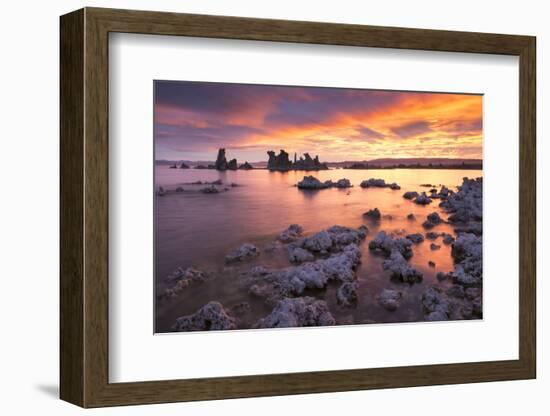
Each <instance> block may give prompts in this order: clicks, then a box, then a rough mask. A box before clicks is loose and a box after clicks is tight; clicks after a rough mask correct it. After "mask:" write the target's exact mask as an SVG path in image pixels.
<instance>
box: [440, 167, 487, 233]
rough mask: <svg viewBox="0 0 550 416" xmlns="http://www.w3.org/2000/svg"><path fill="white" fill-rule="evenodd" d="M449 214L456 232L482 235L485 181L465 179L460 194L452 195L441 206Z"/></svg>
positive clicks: (459, 188)
mask: <svg viewBox="0 0 550 416" xmlns="http://www.w3.org/2000/svg"><path fill="white" fill-rule="evenodd" d="M439 206H440V207H442V208H443V209H444V210H445V211H447V212H449V213H450V214H451V215H449V218H448V221H449V222H450V223H452V224H454V226H455V230H457V231H459V232H462V231H466V232H471V233H473V234H476V235H481V234H482V231H483V230H482V226H481V222H482V220H483V179H482V178H477V179H468V178H463V180H462V185H460V186H459V187H458V192H456V193H452V194H450V195H449V197H448V198H447V199H446V200H444V201H442V202H441V203H440V204H439Z"/></svg>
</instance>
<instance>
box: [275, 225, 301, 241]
mask: <svg viewBox="0 0 550 416" xmlns="http://www.w3.org/2000/svg"><path fill="white" fill-rule="evenodd" d="M303 231H304V229H303V228H302V227H301V226H299V225H298V224H290V225H289V226H288V228H287V229H286V230H284V231H283V232H281V234H279V241H281V242H283V243H290V242H293V241H296V240H297V239H298V238H299V237H300V236H301V235H302V232H303Z"/></svg>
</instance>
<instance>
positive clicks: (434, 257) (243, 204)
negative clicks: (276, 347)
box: [155, 165, 482, 332]
mask: <svg viewBox="0 0 550 416" xmlns="http://www.w3.org/2000/svg"><path fill="white" fill-rule="evenodd" d="M304 174H311V175H313V176H316V177H318V178H319V179H320V180H322V181H325V180H327V179H332V180H338V179H341V178H344V177H345V178H348V179H349V180H350V181H351V183H352V184H353V185H354V187H353V188H349V189H323V190H319V191H303V190H299V189H297V188H296V187H295V186H294V185H295V184H296V183H297V182H298V181H299V180H301V179H302V178H303V176H304ZM155 175H156V178H155V183H156V185H157V187H158V186H162V187H163V188H164V189H166V190H168V191H170V190H175V189H176V187H178V186H181V187H182V188H183V189H184V190H185V191H184V192H180V193H169V194H167V195H165V196H162V197H159V196H157V197H156V213H155V215H156V247H155V250H156V259H155V273H156V277H155V279H156V290H157V291H159V290H163V289H164V288H165V286H164V278H165V277H166V276H167V275H168V274H170V273H171V272H172V271H173V270H174V269H176V268H177V267H183V268H186V267H190V266H192V267H194V268H197V269H200V270H204V271H207V272H209V273H211V274H213V275H214V276H215V278H214V279H212V280H209V281H207V282H205V283H203V284H197V285H192V286H190V287H188V288H186V289H185V290H184V291H183V292H182V293H181V294H180V295H179V296H178V297H177V298H175V299H172V300H166V301H157V303H156V331H157V332H166V331H169V330H170V326H171V325H172V324H173V323H174V321H175V319H176V318H177V317H179V316H182V315H187V314H191V313H194V312H195V311H196V310H197V309H199V308H200V307H201V306H202V305H204V304H205V303H207V302H209V301H211V300H216V301H219V302H221V303H222V304H223V305H224V306H225V307H227V308H230V307H232V306H233V305H236V304H238V303H239V302H243V301H245V302H249V303H250V305H251V310H250V312H249V313H248V314H247V315H246V316H245V317H243V318H242V319H240V321H239V327H240V328H247V327H250V326H252V325H253V324H254V323H255V322H256V321H257V320H258V319H260V318H262V317H264V316H266V315H267V314H269V312H270V311H271V308H270V307H268V306H266V305H264V304H263V303H262V302H261V301H258V300H254V299H252V298H251V297H250V296H249V295H248V290H247V289H248V287H247V283H246V281H245V279H244V277H243V276H244V275H243V273H244V272H246V271H247V270H249V269H250V268H251V267H253V266H255V265H264V266H266V267H268V268H283V267H288V266H290V264H289V262H288V259H287V256H286V253H287V252H286V249H285V248H284V247H283V246H281V245H280V244H276V243H275V240H276V237H277V235H278V234H279V233H280V232H281V231H282V230H284V229H285V228H286V227H288V225H290V224H292V223H297V224H300V225H301V226H302V227H304V231H305V234H306V235H309V234H313V233H315V232H318V231H321V230H323V229H326V228H328V227H330V226H332V225H336V224H338V225H344V226H348V227H358V226H360V225H361V224H366V225H367V226H368V228H369V230H370V232H369V234H368V236H367V238H366V240H365V241H364V242H363V243H362V244H361V246H360V247H361V251H362V255H363V256H362V263H361V265H360V267H359V269H358V271H357V277H358V284H359V288H358V295H359V301H358V304H357V307H356V308H351V309H350V308H344V307H341V306H339V305H337V303H336V295H335V291H336V285H334V286H332V285H331V286H329V287H328V288H327V290H326V291H320V292H315V293H310V295H312V296H315V297H318V298H321V299H324V300H326V301H327V303H328V305H329V308H330V310H331V313H332V314H333V315H334V317H335V318H336V320H337V322H338V323H341V324H351V323H356V324H357V323H372V322H410V321H419V320H422V319H423V314H422V309H421V306H420V296H421V293H422V291H423V290H424V288H425V286H426V285H429V284H431V283H434V282H435V281H436V279H435V274H436V273H437V272H438V271H443V272H448V271H450V270H452V269H453V262H452V258H451V255H450V246H445V245H444V244H443V243H442V242H441V239H438V240H437V241H436V243H437V244H439V245H441V249H440V250H437V251H432V250H431V249H430V241H429V240H426V241H424V242H423V243H421V244H418V245H414V246H413V251H414V255H413V257H412V258H411V260H410V263H411V265H412V266H413V267H415V268H416V269H417V270H419V271H421V272H422V273H423V274H424V280H423V282H422V283H419V284H414V285H413V286H409V285H408V284H403V283H398V282H393V281H392V280H391V279H390V277H389V275H388V272H387V271H384V270H383V269H382V261H383V258H381V257H380V256H377V255H374V254H372V253H370V252H369V250H368V241H369V240H370V239H372V238H374V236H375V235H376V233H377V232H378V231H380V230H385V231H388V232H395V233H403V234H409V233H413V232H421V233H425V232H426V230H424V229H423V228H422V225H421V224H422V222H423V221H424V220H425V217H426V215H428V214H429V213H431V212H434V211H436V212H439V213H440V215H441V216H442V217H443V218H444V219H446V218H447V215H446V214H445V213H444V212H443V211H442V210H441V209H440V208H439V207H438V201H437V200H436V201H434V202H433V203H432V204H430V205H428V206H420V205H416V204H414V203H412V202H411V201H408V200H406V199H404V198H403V197H402V195H403V193H404V192H406V191H418V192H421V191H427V190H429V188H425V187H421V186H420V185H421V184H426V183H430V184H434V185H437V186H438V188H439V185H441V184H442V185H446V186H448V187H449V188H451V189H456V186H457V185H459V184H461V183H462V178H463V177H465V176H468V177H470V178H472V177H480V176H482V172H481V171H476V170H443V169H441V170H440V169H433V170H432V169H384V170H343V169H334V170H332V169H331V170H328V171H320V172H311V173H304V172H284V173H283V172H269V171H267V170H263V169H256V170H251V171H228V172H218V171H215V170H198V169H169V167H168V166H160V165H159V166H156V168H155ZM368 178H383V179H385V180H386V182H387V183H388V182H390V183H391V182H397V183H398V184H399V185H400V186H401V190H400V191H393V190H390V189H375V188H369V189H362V188H360V187H359V183H360V182H361V181H362V180H364V179H368ZM218 179H221V180H222V181H223V183H224V184H227V185H229V184H231V183H234V184H237V185H238V186H236V187H230V186H228V190H227V191H223V192H220V193H218V194H203V193H201V192H199V191H200V189H201V188H202V187H203V186H198V185H189V183H191V182H195V181H199V180H200V181H215V180H218ZM220 189H222V190H223V189H224V187H223V186H222V187H221V188H220ZM371 208H378V209H379V210H380V211H381V213H382V216H383V217H382V219H381V221H380V222H379V223H372V222H370V221H369V220H367V219H364V218H363V216H362V214H363V213H364V212H365V211H367V210H368V209H371ZM409 213H413V214H415V215H416V217H417V220H416V221H410V220H407V218H406V216H407V214H409ZM433 231H437V232H443V231H444V232H448V233H450V234H453V235H454V232H453V229H452V227H451V226H449V225H448V224H441V225H438V226H436V227H435V228H434V229H433ZM245 242H250V243H253V244H255V245H256V246H258V248H259V249H260V251H261V254H260V255H259V256H258V257H256V258H254V259H253V260H251V261H245V262H243V263H239V264H238V265H236V266H231V267H226V265H225V264H224V257H225V255H226V254H228V253H229V252H231V251H232V250H234V249H236V248H238V247H239V246H240V245H241V244H243V243H245ZM428 261H433V262H434V263H436V267H429V266H428ZM384 288H397V289H399V290H401V291H402V292H403V300H402V302H401V306H400V308H399V309H398V310H397V311H395V312H389V311H386V310H385V309H383V308H382V307H380V306H379V305H378V304H377V302H376V299H375V297H376V295H378V293H379V292H380V291H381V290H382V289H384Z"/></svg>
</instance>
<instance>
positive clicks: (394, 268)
mask: <svg viewBox="0 0 550 416" xmlns="http://www.w3.org/2000/svg"><path fill="white" fill-rule="evenodd" d="M382 267H383V268H384V270H389V271H390V272H391V277H393V278H394V279H398V280H399V281H401V282H404V283H419V282H421V281H422V279H423V277H424V276H423V275H422V273H420V272H419V271H417V270H416V269H414V268H413V267H412V266H411V265H410V264H409V263H408V262H407V260H406V259H405V257H403V255H402V254H401V253H400V252H399V251H397V250H394V251H392V253H391V254H390V256H389V257H388V258H387V259H386V260H384V263H382Z"/></svg>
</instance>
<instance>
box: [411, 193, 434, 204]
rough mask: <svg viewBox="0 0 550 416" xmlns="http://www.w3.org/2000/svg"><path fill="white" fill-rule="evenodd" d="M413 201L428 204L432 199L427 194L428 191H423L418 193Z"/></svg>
mask: <svg viewBox="0 0 550 416" xmlns="http://www.w3.org/2000/svg"><path fill="white" fill-rule="evenodd" d="M413 202H414V203H415V204H418V205H428V204H431V203H432V200H431V199H430V198H429V197H428V195H426V192H422V193H421V194H420V195H418V196H417V197H416V198H415V199H414V200H413Z"/></svg>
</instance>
